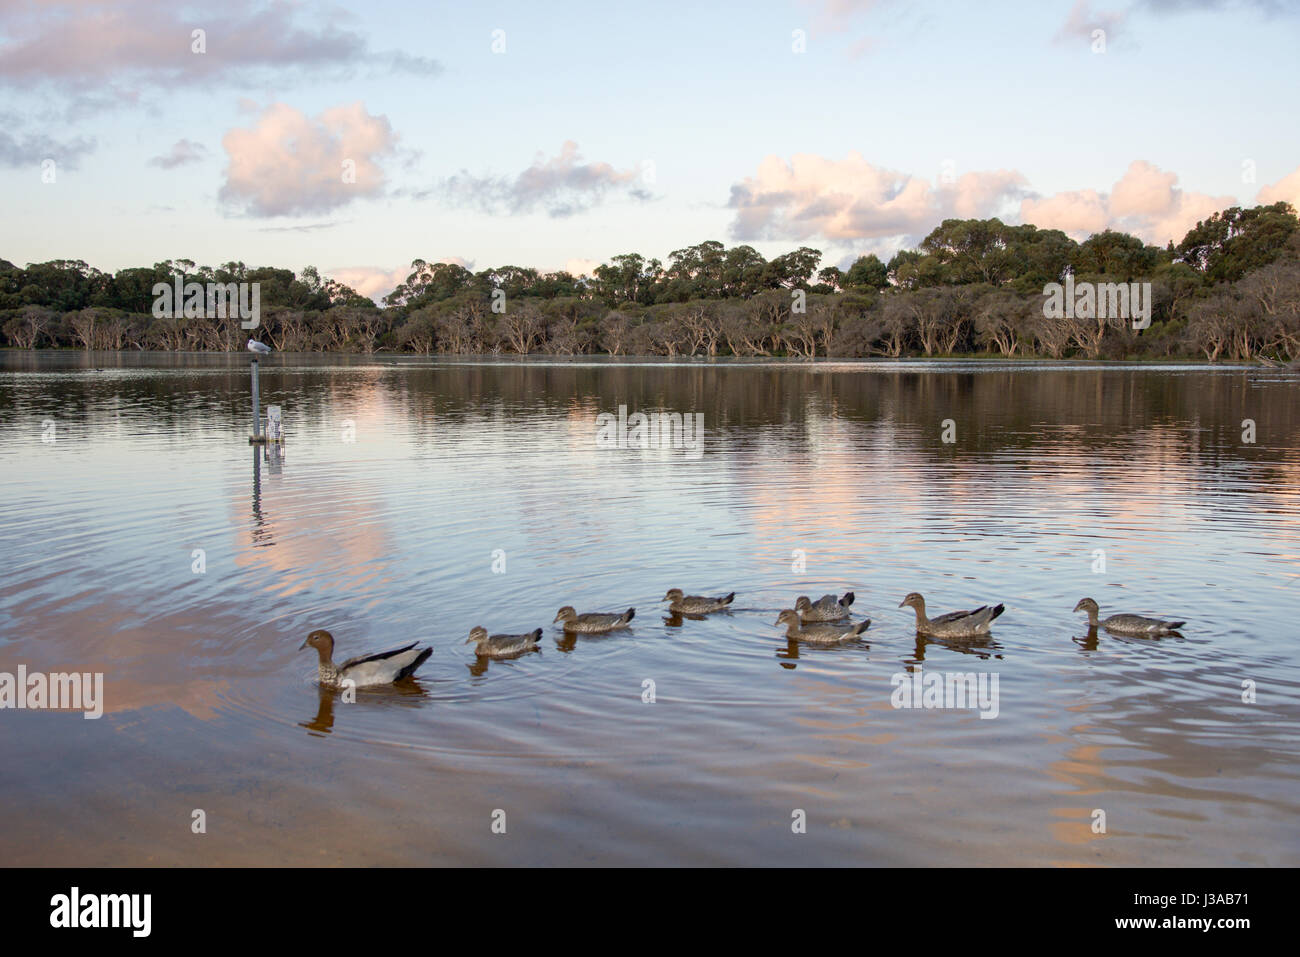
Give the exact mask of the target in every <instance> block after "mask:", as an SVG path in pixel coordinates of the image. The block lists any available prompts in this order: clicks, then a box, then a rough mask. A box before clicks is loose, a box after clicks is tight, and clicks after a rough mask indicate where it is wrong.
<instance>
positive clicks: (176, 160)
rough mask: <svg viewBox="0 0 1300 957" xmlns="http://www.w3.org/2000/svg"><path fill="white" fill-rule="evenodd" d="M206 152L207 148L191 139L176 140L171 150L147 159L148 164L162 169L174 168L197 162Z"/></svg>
mask: <svg viewBox="0 0 1300 957" xmlns="http://www.w3.org/2000/svg"><path fill="white" fill-rule="evenodd" d="M206 154H207V149H206V148H205V147H204V146H203V144H202V143H195V142H194V141H193V140H177V141H176V142H175V143H173V144H172V148H171V151H170V152H168V153H164V154H163V155H162V156H155V157H154V158H153V159H151V160H150V161H149V165H150V166H160V167H162V168H163V169H175V168H176V167H177V166H185V165H186V164H187V163H197V162H198V161H199V160H201V159H203V157H204V156H205V155H206Z"/></svg>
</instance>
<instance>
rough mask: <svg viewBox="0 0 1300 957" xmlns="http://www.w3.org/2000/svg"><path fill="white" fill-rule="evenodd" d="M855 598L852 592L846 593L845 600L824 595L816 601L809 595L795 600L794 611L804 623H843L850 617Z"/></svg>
mask: <svg viewBox="0 0 1300 957" xmlns="http://www.w3.org/2000/svg"><path fill="white" fill-rule="evenodd" d="M853 597H854V596H853V592H851V591H846V592H845V593H844V597H843V598H836V597H835V596H834V595H822V597H821V598H818V599H817V600H816V601H813V600H812V599H810V598H809V597H808V596H807V595H800V596H799V597H798V598H796V599H795V600H794V610H795V611H797V612H798V613H799V617H800V618H802V619H803V620H804V621H841V620H842V619H844V618H847V617H849V606H850V605H852V604H853Z"/></svg>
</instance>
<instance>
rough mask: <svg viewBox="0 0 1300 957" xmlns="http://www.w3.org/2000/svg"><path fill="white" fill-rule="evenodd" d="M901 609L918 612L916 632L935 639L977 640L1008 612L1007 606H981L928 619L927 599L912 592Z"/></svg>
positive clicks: (901, 603)
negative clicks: (1001, 615)
mask: <svg viewBox="0 0 1300 957" xmlns="http://www.w3.org/2000/svg"><path fill="white" fill-rule="evenodd" d="M898 607H899V608H903V607H910V608H911V609H912V610H913V611H915V612H916V631H917V633H918V634H921V635H931V636H933V637H935V638H975V637H978V636H980V635H987V634H988V633H989V626H990V625H991V624H992V623H993V619H994V618H996V617H998V615H1000V614H1002V612H1004V611H1005V610H1006V606H1005V605H994V606H993V607H991V608H990V607H989V606H988V605H980V607H978V608H973V609H971V610H970V611H950V612H948V613H947V614H946V615H940V616H939V617H938V618H933V619H932V618H927V617H926V615H925V599H924V598H923V597H921V593H920V592H912V593H911V594H910V595H908V596H907V597H906V598H904V599H903V600H902V601H901V602H899V603H898Z"/></svg>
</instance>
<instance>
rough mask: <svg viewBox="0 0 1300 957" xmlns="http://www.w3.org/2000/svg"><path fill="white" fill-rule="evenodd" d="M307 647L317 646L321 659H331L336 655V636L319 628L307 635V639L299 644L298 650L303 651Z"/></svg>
mask: <svg viewBox="0 0 1300 957" xmlns="http://www.w3.org/2000/svg"><path fill="white" fill-rule="evenodd" d="M307 647H311V648H315V649H316V653H317V654H318V655H320V660H321V661H329V660H330V659H331V658H333V657H334V636H333V635H331V634H330V633H329V632H328V631H325V630H324V629H320V628H318V629H316V630H315V631H313V632H312V633H311V634H310V635H308V636H307V640H306V641H304V642H303V643H302V644H301V645H299V646H298V650H299V651H302V650H303V649H304V648H307Z"/></svg>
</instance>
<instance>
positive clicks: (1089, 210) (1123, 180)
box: [1020, 160, 1236, 245]
mask: <svg viewBox="0 0 1300 957" xmlns="http://www.w3.org/2000/svg"><path fill="white" fill-rule="evenodd" d="M1177 183H1178V176H1177V175H1176V174H1174V173H1170V172H1166V171H1164V170H1161V169H1160V168H1159V167H1157V166H1154V165H1152V164H1151V163H1148V162H1146V161H1145V160H1135V161H1134V162H1133V163H1131V164H1130V165H1129V168H1128V170H1127V171H1126V172H1125V173H1124V175H1123V176H1122V177H1120V179H1119V180H1118V181H1117V182H1116V183H1115V185H1114V186H1113V187H1111V191H1110V192H1109V193H1101V192H1098V191H1097V190H1093V189H1084V190H1074V191H1067V192H1061V193H1055V194H1053V195H1051V196H1045V197H1027V198H1026V199H1025V200H1024V201H1023V202H1022V203H1021V204H1020V216H1021V219H1022V220H1023V221H1024V222H1027V223H1033V224H1034V225H1035V226H1038V227H1040V228H1043V229H1059V230H1061V231H1062V232H1065V233H1068V234H1069V235H1071V236H1073V237H1074V238H1076V239H1083V238H1085V237H1087V236H1088V235H1090V234H1091V233H1095V232H1099V231H1101V230H1103V229H1107V228H1110V229H1119V230H1123V231H1124V232H1129V233H1132V234H1133V235H1135V236H1138V237H1140V238H1142V239H1144V240H1145V241H1147V242H1149V243H1156V244H1159V245H1163V244H1165V243H1167V242H1169V241H1170V240H1173V241H1174V242H1179V241H1180V240H1181V239H1182V238H1183V236H1184V235H1186V233H1187V230H1189V229H1191V228H1192V227H1193V226H1195V225H1196V223H1197V221H1198V220H1202V219H1205V218H1206V217H1207V216H1209V215H1210V214H1211V213H1214V212H1216V211H1217V210H1220V209H1224V208H1226V207H1228V206H1233V205H1236V199H1235V198H1234V197H1232V196H1209V195H1206V194H1204V193H1191V192H1187V191H1185V190H1183V189H1180V188H1179V187H1178V185H1177Z"/></svg>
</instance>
